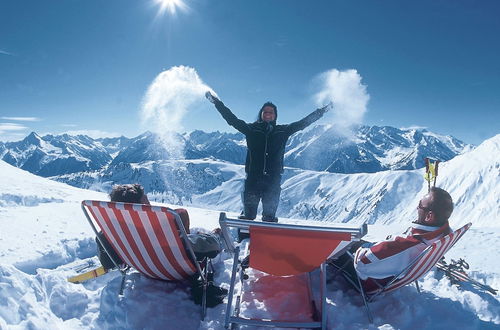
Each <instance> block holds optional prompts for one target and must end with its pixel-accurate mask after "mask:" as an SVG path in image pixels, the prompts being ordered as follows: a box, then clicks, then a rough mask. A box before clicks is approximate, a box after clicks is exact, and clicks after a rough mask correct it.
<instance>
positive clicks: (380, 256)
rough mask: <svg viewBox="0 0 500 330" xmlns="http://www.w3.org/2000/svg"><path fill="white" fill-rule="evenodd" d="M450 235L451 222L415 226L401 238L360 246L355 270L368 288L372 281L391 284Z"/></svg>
mask: <svg viewBox="0 0 500 330" xmlns="http://www.w3.org/2000/svg"><path fill="white" fill-rule="evenodd" d="M448 233H450V226H449V224H448V222H446V224H444V225H443V226H441V227H431V226H424V225H420V224H412V226H411V227H410V228H408V229H407V230H406V231H405V232H404V233H403V234H402V235H401V236H394V237H388V238H387V240H385V241H381V242H378V243H368V244H365V245H363V246H361V247H360V248H359V249H358V250H357V251H356V253H355V256H354V268H355V269H356V272H357V273H358V276H359V278H360V279H361V280H363V282H364V283H363V286H364V287H365V288H366V285H367V284H368V283H369V282H370V279H377V280H379V279H384V280H383V281H379V282H388V281H389V280H390V279H391V278H392V277H394V276H395V275H397V274H399V273H400V272H401V271H403V270H404V269H405V268H406V267H407V266H408V265H409V264H410V262H411V261H412V260H413V259H415V257H417V256H418V255H419V254H420V253H421V252H422V251H423V250H425V248H426V247H427V246H428V245H430V244H432V243H433V242H434V241H436V240H438V239H440V238H441V237H443V236H445V235H446V234H448ZM368 286H371V285H368Z"/></svg>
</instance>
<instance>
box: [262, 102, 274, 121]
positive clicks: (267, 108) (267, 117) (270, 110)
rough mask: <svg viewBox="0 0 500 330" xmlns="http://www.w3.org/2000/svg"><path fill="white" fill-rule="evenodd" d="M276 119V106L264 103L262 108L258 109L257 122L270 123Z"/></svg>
mask: <svg viewBox="0 0 500 330" xmlns="http://www.w3.org/2000/svg"><path fill="white" fill-rule="evenodd" d="M277 118H278V108H277V107H276V105H274V104H273V103H271V102H266V103H264V105H263V106H262V108H260V111H259V118H258V119H257V121H265V122H267V123H269V122H272V121H276V119H277Z"/></svg>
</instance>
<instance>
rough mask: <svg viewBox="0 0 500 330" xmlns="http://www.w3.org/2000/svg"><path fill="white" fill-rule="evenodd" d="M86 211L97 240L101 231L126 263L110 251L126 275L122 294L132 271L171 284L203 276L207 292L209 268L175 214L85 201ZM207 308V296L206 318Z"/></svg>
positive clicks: (139, 206) (153, 208)
mask: <svg viewBox="0 0 500 330" xmlns="http://www.w3.org/2000/svg"><path fill="white" fill-rule="evenodd" d="M82 209H83V212H84V213H85V216H86V217H87V220H88V221H89V223H90V225H91V227H92V229H93V230H94V232H95V233H96V236H97V238H98V239H99V235H97V233H98V230H97V228H99V229H100V230H101V231H102V232H103V234H104V236H105V237H106V239H107V240H108V241H109V243H110V245H111V246H112V247H113V249H114V250H115V251H116V253H117V254H118V256H119V257H120V258H121V259H122V260H123V262H124V263H125V265H119V264H118V263H119V262H118V261H116V260H114V259H113V257H112V254H111V253H110V251H106V252H107V254H108V256H110V259H111V260H112V261H113V263H114V264H115V266H116V267H117V268H118V269H119V270H120V272H121V273H122V285H121V288H120V294H122V293H123V285H124V283H125V276H126V273H127V270H128V268H129V267H133V268H135V269H136V270H138V271H139V272H140V273H142V274H144V275H146V276H148V277H150V278H154V279H159V280H167V281H179V280H185V279H188V278H190V277H191V276H193V275H194V274H199V275H200V276H201V279H202V281H203V284H204V287H205V288H206V284H207V283H206V282H207V276H206V275H207V274H206V267H205V269H204V270H203V271H202V267H201V266H200V264H199V263H198V262H196V256H195V254H194V252H193V249H192V248H191V245H190V244H189V241H188V240H187V234H186V229H185V228H184V225H183V224H182V221H181V219H180V217H179V215H178V214H177V213H176V212H175V211H173V210H171V209H169V208H167V207H161V206H151V205H145V204H130V203H117V202H101V201H91V200H86V201H83V202H82ZM101 244H102V245H103V247H104V248H105V247H106V245H105V244H103V242H101ZM205 308H206V294H204V295H203V300H202V317H204V316H205Z"/></svg>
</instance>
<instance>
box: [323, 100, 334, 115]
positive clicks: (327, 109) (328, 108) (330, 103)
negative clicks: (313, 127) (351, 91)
mask: <svg viewBox="0 0 500 330" xmlns="http://www.w3.org/2000/svg"><path fill="white" fill-rule="evenodd" d="M331 109H333V102H332V101H330V102H329V103H328V104H327V105H325V106H324V107H322V108H321V110H323V111H324V112H328V111H330V110H331Z"/></svg>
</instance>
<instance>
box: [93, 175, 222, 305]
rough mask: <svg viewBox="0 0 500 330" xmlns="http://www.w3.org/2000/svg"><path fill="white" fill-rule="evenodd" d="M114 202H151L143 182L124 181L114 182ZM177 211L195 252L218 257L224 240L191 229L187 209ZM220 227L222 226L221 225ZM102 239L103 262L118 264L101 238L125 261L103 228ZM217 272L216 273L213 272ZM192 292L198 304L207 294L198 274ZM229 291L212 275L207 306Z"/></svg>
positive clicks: (200, 257) (198, 256)
mask: <svg viewBox="0 0 500 330" xmlns="http://www.w3.org/2000/svg"><path fill="white" fill-rule="evenodd" d="M109 197H110V199H111V201H112V202H122V203H136V204H147V205H150V202H149V200H148V196H147V195H146V194H145V193H144V188H143V187H142V186H141V185H140V184H122V185H115V186H113V190H112V191H111V193H110V194H109ZM174 211H175V212H177V214H179V216H180V218H181V221H182V224H183V225H184V228H185V229H186V233H187V234H188V235H187V237H188V240H189V243H190V244H191V247H192V248H193V252H194V254H195V256H196V259H197V260H198V261H202V260H204V259H205V258H206V257H208V258H210V259H211V258H215V257H216V256H217V255H218V254H219V253H220V251H221V244H220V240H219V239H218V237H216V235H214V234H215V233H217V229H216V230H215V231H214V232H213V234H208V233H201V232H197V233H190V228H189V214H188V212H187V210H185V209H175V210H174ZM219 231H220V229H219ZM98 236H99V239H97V238H96V242H97V246H98V257H99V260H100V262H101V264H102V266H103V267H104V268H105V269H106V270H108V269H112V268H115V264H114V263H113V261H111V259H110V258H109V256H108V254H107V253H106V251H105V250H104V247H103V245H101V242H102V243H103V244H104V245H105V246H106V250H107V251H109V252H110V254H111V257H112V258H113V259H114V260H115V261H117V263H118V265H120V264H122V263H123V261H122V260H121V259H120V257H119V256H118V254H117V253H116V252H115V251H114V249H113V248H112V246H111V245H110V244H109V242H108V240H107V239H106V237H105V236H104V234H103V233H102V232H100V233H99V234H98ZM212 276H213V274H212ZM191 295H192V297H193V300H194V302H195V303H196V304H201V301H202V295H203V284H202V282H201V281H200V280H199V279H198V276H196V277H194V278H192V279H191ZM226 295H227V290H226V289H224V288H221V287H218V286H216V285H214V283H213V278H211V279H209V284H208V287H207V301H206V303H207V307H215V306H217V305H219V304H221V303H222V302H223V300H224V297H225V296H226Z"/></svg>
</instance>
